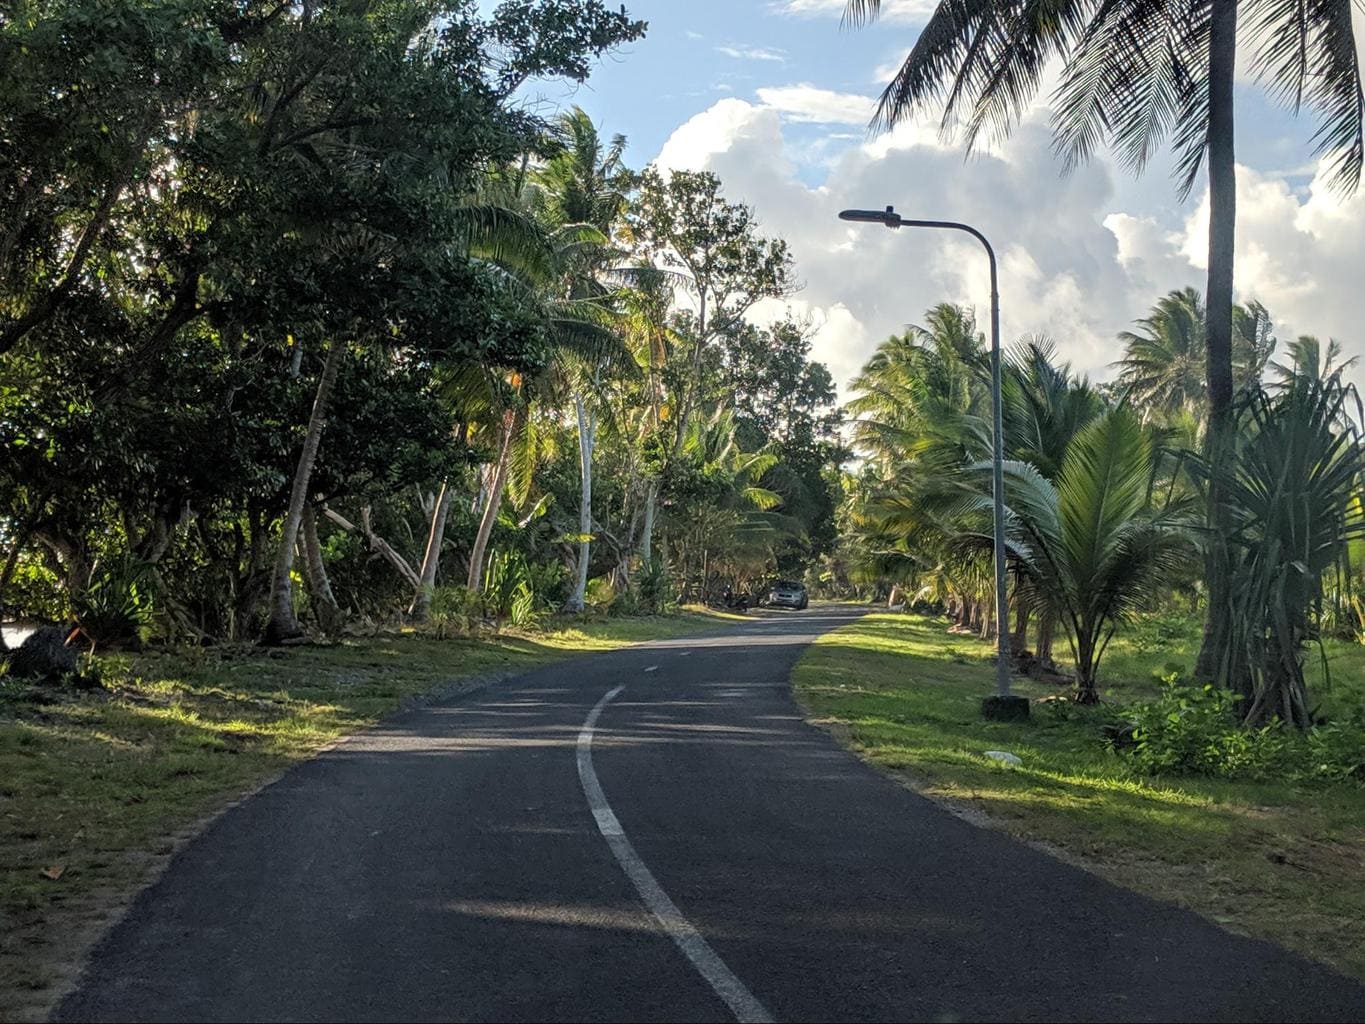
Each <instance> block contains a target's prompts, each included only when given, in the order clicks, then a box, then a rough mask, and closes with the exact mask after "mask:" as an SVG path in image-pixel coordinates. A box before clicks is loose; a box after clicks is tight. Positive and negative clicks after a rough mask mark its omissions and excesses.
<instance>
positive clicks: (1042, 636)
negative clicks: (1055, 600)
mask: <svg viewBox="0 0 1365 1024" xmlns="http://www.w3.org/2000/svg"><path fill="white" fill-rule="evenodd" d="M1056 628H1057V620H1056V618H1054V616H1053V613H1052V611H1051V609H1049V608H1048V607H1047V606H1046V605H1044V606H1043V610H1042V611H1041V612H1040V613H1039V616H1038V650H1037V651H1035V652H1034V653H1035V654H1036V655H1037V657H1038V663H1039V664H1040V665H1041V666H1042V667H1044V668H1048V669H1050V668H1052V637H1053V635H1054V632H1055V630H1056Z"/></svg>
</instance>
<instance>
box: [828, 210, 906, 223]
mask: <svg viewBox="0 0 1365 1024" xmlns="http://www.w3.org/2000/svg"><path fill="white" fill-rule="evenodd" d="M839 219H840V220H851V221H856V222H858V223H860V224H884V225H886V226H887V227H889V228H898V227H900V226H901V215H900V214H899V213H897V212H896V208H895V207H894V206H888V207H887V208H886V209H885V210H844V211H842V212H841V213H840V214H839Z"/></svg>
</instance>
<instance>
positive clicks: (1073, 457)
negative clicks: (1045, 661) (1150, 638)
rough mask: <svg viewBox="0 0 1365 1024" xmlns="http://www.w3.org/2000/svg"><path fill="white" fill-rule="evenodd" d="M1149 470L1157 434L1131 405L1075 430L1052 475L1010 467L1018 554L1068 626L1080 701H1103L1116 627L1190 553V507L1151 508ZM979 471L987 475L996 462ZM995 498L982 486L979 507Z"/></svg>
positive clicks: (977, 470)
mask: <svg viewBox="0 0 1365 1024" xmlns="http://www.w3.org/2000/svg"><path fill="white" fill-rule="evenodd" d="M1152 473H1153V452H1152V441H1151V437H1150V435H1149V434H1148V433H1147V431H1145V430H1144V428H1143V426H1142V424H1141V423H1140V422H1139V420H1138V418H1137V415H1136V414H1135V413H1134V412H1133V411H1132V410H1131V409H1129V408H1127V407H1125V406H1119V407H1118V408H1116V409H1112V410H1110V411H1108V412H1106V413H1104V414H1103V415H1101V416H1099V417H1098V418H1096V419H1095V420H1093V421H1092V422H1091V423H1089V424H1088V425H1086V426H1085V427H1084V428H1082V429H1081V430H1080V431H1079V432H1078V433H1077V434H1076V435H1075V437H1074V438H1073V439H1072V440H1071V443H1070V444H1069V445H1068V446H1067V450H1066V457H1065V458H1064V460H1063V462H1062V466H1061V471H1060V472H1059V473H1058V475H1057V478H1056V480H1055V481H1051V480H1048V479H1047V478H1045V477H1044V476H1043V475H1042V474H1041V473H1040V472H1038V469H1037V467H1035V466H1034V465H1032V464H1031V463H1027V462H1019V461H1014V460H1011V461H1009V462H1007V463H1006V464H1005V477H1006V486H1005V494H1006V497H1007V499H1008V509H1009V511H1008V515H1009V520H1010V533H1011V535H1012V538H1013V545H1012V546H1013V554H1014V559H1015V561H1016V563H1017V564H1018V565H1019V566H1020V567H1021V569H1022V571H1023V572H1024V573H1026V574H1027V576H1028V577H1029V578H1030V579H1031V580H1032V581H1033V582H1034V584H1035V585H1036V592H1037V593H1038V594H1040V595H1042V597H1043V599H1044V600H1046V601H1047V602H1048V603H1049V605H1050V607H1051V608H1052V610H1053V611H1054V613H1055V614H1056V615H1057V616H1058V617H1059V618H1060V620H1061V621H1062V622H1063V623H1064V624H1065V626H1066V630H1067V636H1068V639H1069V640H1070V642H1071V649H1072V654H1073V656H1074V658H1075V662H1076V700H1077V701H1078V702H1080V703H1082V704H1093V703H1096V702H1097V701H1098V700H1099V689H1098V678H1099V668H1100V662H1101V660H1102V659H1103V657H1104V653H1105V649H1106V648H1107V647H1108V644H1109V641H1110V639H1111V638H1112V637H1113V635H1114V631H1115V629H1116V628H1117V627H1118V626H1119V625H1120V624H1122V623H1123V622H1124V621H1125V620H1126V619H1127V618H1128V616H1129V615H1131V613H1132V612H1134V611H1136V610H1137V609H1139V608H1141V607H1142V606H1143V605H1144V604H1145V603H1148V602H1150V601H1151V600H1152V599H1154V598H1155V597H1156V596H1157V595H1159V594H1160V593H1162V592H1163V591H1164V588H1165V586H1166V583H1167V581H1168V580H1169V579H1170V577H1171V575H1172V574H1174V573H1175V572H1176V571H1177V569H1178V568H1179V567H1180V565H1181V564H1183V563H1184V562H1186V561H1188V559H1189V557H1190V554H1191V552H1192V550H1193V549H1192V545H1191V542H1190V537H1189V530H1190V526H1191V525H1192V523H1191V520H1190V517H1189V514H1188V507H1187V506H1186V504H1185V503H1183V502H1177V503H1174V504H1172V505H1169V506H1156V507H1154V506H1153V503H1152V498H1153V490H1152V488H1151V480H1152ZM974 474H975V476H976V477H977V478H978V479H980V480H988V474H989V464H985V463H982V464H978V465H977V466H976V467H974ZM988 501H989V494H988V493H984V492H983V493H981V494H980V495H979V496H978V498H977V499H976V502H977V505H976V507H977V508H978V509H980V510H982V511H984V510H985V508H986V504H987V502H988Z"/></svg>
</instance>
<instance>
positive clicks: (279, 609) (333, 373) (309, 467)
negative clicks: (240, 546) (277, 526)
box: [261, 340, 346, 644]
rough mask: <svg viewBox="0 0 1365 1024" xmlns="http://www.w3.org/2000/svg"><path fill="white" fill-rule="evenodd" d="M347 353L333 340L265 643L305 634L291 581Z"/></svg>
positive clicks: (293, 495) (279, 561) (292, 502)
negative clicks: (331, 401) (330, 406)
mask: <svg viewBox="0 0 1365 1024" xmlns="http://www.w3.org/2000/svg"><path fill="white" fill-rule="evenodd" d="M345 351H346V344H345V343H344V342H342V341H340V340H336V341H333V342H332V344H331V346H330V347H329V348H328V349H327V359H326V361H325V362H324V363H323V366H322V376H321V377H319V378H318V390H317V394H316V395H315V396H314V398H313V411H312V413H311V414H310V415H309V417H308V433H307V434H305V435H304V438H303V451H302V452H300V453H299V463H298V466H297V467H296V468H295V470H294V485H293V487H292V488H291V489H290V492H289V510H288V511H287V512H286V513H285V517H284V527H283V529H282V530H281V533H280V546H279V549H278V550H277V552H276V554H275V570H274V574H273V577H272V579H271V583H270V620H269V621H268V622H267V623H266V624H265V636H263V637H262V638H261V641H262V643H266V644H278V643H280V642H281V641H284V640H289V639H292V638H294V637H297V636H300V635H302V633H303V630H302V629H300V628H299V620H298V618H297V616H295V614H294V585H293V581H292V579H291V574H292V573H293V570H294V549H295V546H296V545H297V544H298V540H299V526H300V524H301V523H302V522H303V509H304V506H305V505H307V503H308V484H309V482H310V481H311V480H312V478H313V466H314V465H315V464H316V463H317V460H318V446H319V445H320V444H321V442H322V431H323V428H325V427H326V426H327V401H328V399H329V398H330V397H331V395H332V385H333V384H335V383H336V379H337V370H338V369H340V367H341V357H342V355H343V354H344V353H345Z"/></svg>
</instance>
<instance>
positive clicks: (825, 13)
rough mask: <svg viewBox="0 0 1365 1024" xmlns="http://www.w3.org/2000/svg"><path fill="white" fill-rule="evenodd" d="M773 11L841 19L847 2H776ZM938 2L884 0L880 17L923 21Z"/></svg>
mask: <svg viewBox="0 0 1365 1024" xmlns="http://www.w3.org/2000/svg"><path fill="white" fill-rule="evenodd" d="M771 6H772V10H774V11H777V12H778V13H780V14H794V15H797V16H799V17H831V16H832V17H836V18H837V17H840V16H841V15H842V14H843V13H844V8H845V7H846V6H847V0H775V2H774V3H773V4H772V5H771ZM937 6H938V0H882V4H881V12H880V13H879V15H878V17H879V18H880V19H881V20H883V21H923V20H925V19H926V18H928V17H929V15H930V14H932V13H933V11H934V8H935V7H937Z"/></svg>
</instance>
